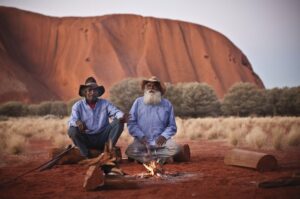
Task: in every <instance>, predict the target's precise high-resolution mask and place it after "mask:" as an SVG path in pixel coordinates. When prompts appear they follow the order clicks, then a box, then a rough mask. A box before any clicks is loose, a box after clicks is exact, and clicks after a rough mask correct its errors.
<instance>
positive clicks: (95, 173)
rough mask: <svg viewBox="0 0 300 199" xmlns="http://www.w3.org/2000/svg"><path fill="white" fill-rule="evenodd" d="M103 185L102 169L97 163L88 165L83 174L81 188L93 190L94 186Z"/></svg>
mask: <svg viewBox="0 0 300 199" xmlns="http://www.w3.org/2000/svg"><path fill="white" fill-rule="evenodd" d="M103 185H104V173H103V171H102V170H101V169H100V168H99V167H98V166H97V165H93V166H90V167H89V169H88V170H87V172H86V175H85V179H84V183H83V188H84V189H85V190H86V191H93V190H95V189H96V188H98V187H100V186H103Z"/></svg>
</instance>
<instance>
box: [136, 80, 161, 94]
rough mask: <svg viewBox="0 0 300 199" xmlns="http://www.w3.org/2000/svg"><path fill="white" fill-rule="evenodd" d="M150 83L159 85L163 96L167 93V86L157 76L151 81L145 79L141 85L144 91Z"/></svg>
mask: <svg viewBox="0 0 300 199" xmlns="http://www.w3.org/2000/svg"><path fill="white" fill-rule="evenodd" d="M149 82H154V83H157V84H158V85H159V90H160V92H161V94H164V93H165V91H166V87H165V85H164V84H163V83H162V82H161V81H160V80H159V79H158V78H157V77H156V76H152V77H150V78H149V79H144V80H143V81H142V84H141V87H142V90H144V89H145V85H146V84H147V83H149Z"/></svg>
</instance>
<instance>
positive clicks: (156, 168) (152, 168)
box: [143, 160, 164, 177]
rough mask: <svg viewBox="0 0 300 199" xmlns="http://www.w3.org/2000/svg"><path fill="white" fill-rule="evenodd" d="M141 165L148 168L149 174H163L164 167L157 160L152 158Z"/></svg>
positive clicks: (159, 175)
mask: <svg viewBox="0 0 300 199" xmlns="http://www.w3.org/2000/svg"><path fill="white" fill-rule="evenodd" d="M143 165H144V167H145V168H146V169H147V170H148V172H149V175H150V176H158V177H161V176H162V175H163V174H164V169H163V167H162V164H160V163H159V160H157V161H155V160H152V161H150V163H148V164H146V163H144V164H143Z"/></svg>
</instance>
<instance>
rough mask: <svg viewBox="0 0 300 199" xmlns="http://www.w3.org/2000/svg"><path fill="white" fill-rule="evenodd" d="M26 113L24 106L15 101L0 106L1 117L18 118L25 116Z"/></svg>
mask: <svg viewBox="0 0 300 199" xmlns="http://www.w3.org/2000/svg"><path fill="white" fill-rule="evenodd" d="M26 112H27V107H26V105H24V104H22V103H21V102H17V101H11V102H6V103H4V104H2V105H1V106H0V115H3V116H11V117H19V116H23V115H25V114H26Z"/></svg>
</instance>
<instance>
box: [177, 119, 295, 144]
mask: <svg viewBox="0 0 300 199" xmlns="http://www.w3.org/2000/svg"><path fill="white" fill-rule="evenodd" d="M176 123H177V127H178V133H177V135H176V138H187V139H192V140H195V139H198V138H204V139H226V140H227V141H228V143H230V144H231V145H233V146H247V147H252V148H273V149H277V150H282V149H284V148H285V147H287V146H300V118H299V117H265V118H255V117H243V118H236V117H227V118H222V117H220V118H197V119H180V118H176Z"/></svg>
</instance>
